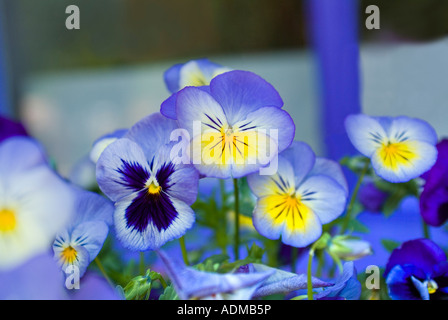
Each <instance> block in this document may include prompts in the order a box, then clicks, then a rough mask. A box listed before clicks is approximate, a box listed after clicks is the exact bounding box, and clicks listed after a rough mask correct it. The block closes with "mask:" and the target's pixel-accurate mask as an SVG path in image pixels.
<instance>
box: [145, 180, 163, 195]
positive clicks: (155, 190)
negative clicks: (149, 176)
mask: <svg viewBox="0 0 448 320" xmlns="http://www.w3.org/2000/svg"><path fill="white" fill-rule="evenodd" d="M161 189H162V187H161V186H159V185H156V184H155V183H154V182H151V184H150V185H149V186H148V193H150V194H159V193H160V190H161Z"/></svg>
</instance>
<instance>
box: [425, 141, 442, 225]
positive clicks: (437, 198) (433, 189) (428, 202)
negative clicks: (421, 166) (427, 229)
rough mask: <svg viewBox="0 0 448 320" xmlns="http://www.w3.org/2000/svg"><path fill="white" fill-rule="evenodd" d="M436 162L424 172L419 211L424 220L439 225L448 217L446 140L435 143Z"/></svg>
mask: <svg viewBox="0 0 448 320" xmlns="http://www.w3.org/2000/svg"><path fill="white" fill-rule="evenodd" d="M437 150H438V156H437V162H436V164H435V165H434V166H433V167H432V168H431V169H430V170H429V171H428V172H426V173H425V174H424V175H423V176H422V178H423V179H424V180H425V185H424V187H423V191H422V193H421V195H420V212H421V215H422V217H423V219H424V220H425V222H426V223H427V224H429V225H431V226H435V227H439V226H441V225H442V224H444V223H445V222H446V220H447V219H448V140H447V139H445V140H442V141H441V142H439V143H438V144H437Z"/></svg>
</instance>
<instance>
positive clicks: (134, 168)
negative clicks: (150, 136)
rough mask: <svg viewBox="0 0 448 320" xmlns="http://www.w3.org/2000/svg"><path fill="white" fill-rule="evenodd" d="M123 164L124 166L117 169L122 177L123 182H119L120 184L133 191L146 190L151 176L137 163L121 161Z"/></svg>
mask: <svg viewBox="0 0 448 320" xmlns="http://www.w3.org/2000/svg"><path fill="white" fill-rule="evenodd" d="M121 162H122V166H121V168H118V169H117V172H118V173H120V174H121V175H122V177H123V180H122V181H119V183H120V184H122V185H123V186H125V187H128V188H130V189H133V191H138V190H141V189H142V188H144V187H145V183H146V181H148V179H149V176H150V175H149V172H148V171H146V170H145V168H143V167H142V166H140V164H138V163H136V162H127V161H125V160H121Z"/></svg>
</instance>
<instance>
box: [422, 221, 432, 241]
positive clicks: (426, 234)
mask: <svg viewBox="0 0 448 320" xmlns="http://www.w3.org/2000/svg"><path fill="white" fill-rule="evenodd" d="M422 226H423V237H425V238H426V239H431V234H430V232H429V226H428V224H427V223H426V222H425V220H423V219H422Z"/></svg>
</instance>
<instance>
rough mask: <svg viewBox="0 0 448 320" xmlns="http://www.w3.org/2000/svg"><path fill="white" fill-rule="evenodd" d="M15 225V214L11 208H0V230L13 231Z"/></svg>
mask: <svg viewBox="0 0 448 320" xmlns="http://www.w3.org/2000/svg"><path fill="white" fill-rule="evenodd" d="M16 225H17V220H16V214H15V212H14V211H13V210H11V209H6V208H4V209H0V232H11V231H14V229H15V228H16Z"/></svg>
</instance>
